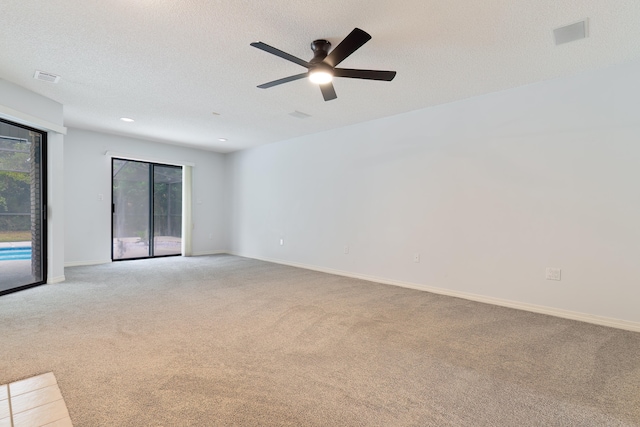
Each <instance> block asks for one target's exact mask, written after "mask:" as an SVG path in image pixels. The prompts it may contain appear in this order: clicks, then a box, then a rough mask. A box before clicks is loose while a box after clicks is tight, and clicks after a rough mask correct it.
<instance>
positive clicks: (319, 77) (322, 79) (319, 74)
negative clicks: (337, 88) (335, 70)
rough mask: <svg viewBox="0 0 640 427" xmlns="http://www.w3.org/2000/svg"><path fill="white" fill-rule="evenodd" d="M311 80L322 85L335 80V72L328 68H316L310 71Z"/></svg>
mask: <svg viewBox="0 0 640 427" xmlns="http://www.w3.org/2000/svg"><path fill="white" fill-rule="evenodd" d="M309 80H311V82H312V83H315V84H318V85H322V84H325V83H329V82H331V81H332V80H333V74H331V72H329V71H327V70H315V71H311V72H309Z"/></svg>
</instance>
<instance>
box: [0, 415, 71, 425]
mask: <svg viewBox="0 0 640 427" xmlns="http://www.w3.org/2000/svg"><path fill="white" fill-rule="evenodd" d="M0 427H2V426H0ZM42 427H73V424H71V418H69V417H67V418H63V419H61V420H58V421H54V422H52V423H51V424H47V425H44V426H42Z"/></svg>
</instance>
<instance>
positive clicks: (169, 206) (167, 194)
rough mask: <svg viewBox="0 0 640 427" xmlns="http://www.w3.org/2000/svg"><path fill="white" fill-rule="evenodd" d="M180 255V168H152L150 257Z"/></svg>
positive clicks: (160, 166) (154, 166)
mask: <svg viewBox="0 0 640 427" xmlns="http://www.w3.org/2000/svg"><path fill="white" fill-rule="evenodd" d="M181 253H182V168H181V167H176V166H165V165H153V256H163V255H180V254H181Z"/></svg>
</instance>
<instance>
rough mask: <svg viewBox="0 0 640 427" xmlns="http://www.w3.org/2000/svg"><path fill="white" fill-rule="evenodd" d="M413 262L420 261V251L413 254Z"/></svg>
mask: <svg viewBox="0 0 640 427" xmlns="http://www.w3.org/2000/svg"><path fill="white" fill-rule="evenodd" d="M413 262H420V254H419V253H417V252H416V253H415V254H413Z"/></svg>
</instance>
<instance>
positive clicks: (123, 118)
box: [120, 117, 135, 123]
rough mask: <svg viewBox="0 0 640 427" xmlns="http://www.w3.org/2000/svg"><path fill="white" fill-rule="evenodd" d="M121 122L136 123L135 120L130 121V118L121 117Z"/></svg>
mask: <svg viewBox="0 0 640 427" xmlns="http://www.w3.org/2000/svg"><path fill="white" fill-rule="evenodd" d="M120 120H122V121H123V122H127V123H131V122H135V120H133V119H130V118H129V117H120Z"/></svg>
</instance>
